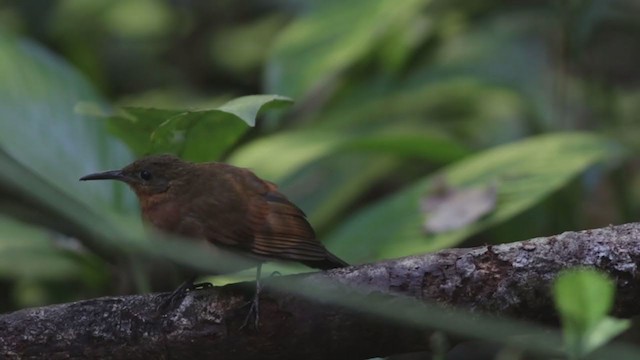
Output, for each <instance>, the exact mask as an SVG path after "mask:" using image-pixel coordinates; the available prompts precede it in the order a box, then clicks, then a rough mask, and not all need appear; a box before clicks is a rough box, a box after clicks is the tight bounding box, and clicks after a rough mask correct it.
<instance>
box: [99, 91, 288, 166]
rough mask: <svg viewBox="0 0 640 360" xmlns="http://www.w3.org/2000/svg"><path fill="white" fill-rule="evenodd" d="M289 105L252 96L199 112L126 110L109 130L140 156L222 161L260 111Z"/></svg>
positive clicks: (281, 99) (268, 97) (273, 98)
mask: <svg viewBox="0 0 640 360" xmlns="http://www.w3.org/2000/svg"><path fill="white" fill-rule="evenodd" d="M290 103H291V99H289V98H285V97H282V96H277V95H251V96H244V97H240V98H236V99H233V100H231V101H229V102H227V103H226V104H224V105H222V106H220V107H217V108H214V109H201V110H197V111H181V110H161V109H149V108H139V107H125V108H124V109H122V113H120V114H117V115H115V116H112V117H110V118H109V126H110V129H111V131H112V132H113V133H114V134H115V135H117V136H119V137H120V138H121V139H122V140H123V141H125V142H126V143H127V144H128V145H129V147H130V148H131V149H132V150H133V151H134V152H135V153H136V154H137V155H138V156H142V155H148V154H153V153H164V152H168V153H173V154H176V155H179V156H180V157H182V158H184V159H187V160H192V161H207V160H213V159H218V158H220V157H221V155H222V154H223V153H224V152H225V151H227V150H228V149H229V147H231V146H232V145H233V144H234V143H235V142H236V141H237V140H238V139H239V138H240V137H241V136H242V135H243V134H244V133H245V132H246V131H247V130H248V129H249V128H248V126H254V125H255V121H256V116H257V115H258V113H259V112H260V111H261V110H264V109H267V108H273V107H277V106H282V105H285V104H290ZM247 125H248V126H247Z"/></svg>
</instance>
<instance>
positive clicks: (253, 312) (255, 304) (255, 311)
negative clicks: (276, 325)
mask: <svg viewBox="0 0 640 360" xmlns="http://www.w3.org/2000/svg"><path fill="white" fill-rule="evenodd" d="M247 305H251V306H250V307H249V312H248V313H247V316H246V317H245V318H244V322H243V323H242V326H240V330H243V329H244V328H246V327H247V325H249V324H250V323H251V321H250V320H251V318H254V319H253V328H254V330H258V324H259V322H260V298H259V297H258V296H256V297H254V298H253V300H251V301H249V302H247V303H246V304H245V305H244V306H242V307H243V308H244V307H246V306H247Z"/></svg>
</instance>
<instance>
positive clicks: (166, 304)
mask: <svg viewBox="0 0 640 360" xmlns="http://www.w3.org/2000/svg"><path fill="white" fill-rule="evenodd" d="M195 280H196V277H195V276H192V277H190V278H189V279H187V280H186V281H185V282H183V283H182V284H180V286H178V288H177V289H175V290H173V292H172V293H171V294H170V295H169V297H167V298H166V299H164V301H162V303H160V305H159V306H158V310H165V309H167V308H172V307H173V306H174V305H175V302H176V300H178V299H179V298H181V297H183V296H184V295H185V294H186V293H187V291H193V290H196V289H206V288H210V287H213V285H211V283H208V282H203V283H198V284H194V283H193V282H194V281H195Z"/></svg>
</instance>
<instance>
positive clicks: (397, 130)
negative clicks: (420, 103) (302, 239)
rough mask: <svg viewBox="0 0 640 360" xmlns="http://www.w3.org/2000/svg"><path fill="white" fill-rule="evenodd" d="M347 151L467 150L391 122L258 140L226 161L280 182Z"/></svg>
mask: <svg viewBox="0 0 640 360" xmlns="http://www.w3.org/2000/svg"><path fill="white" fill-rule="evenodd" d="M347 151H348V152H371V153H381V154H387V155H398V156H411V157H417V158H424V159H428V160H432V161H436V162H445V163H446V162H450V161H453V160H457V159H460V158H462V157H463V156H465V155H466V154H467V153H468V150H466V149H465V148H464V147H463V146H462V145H460V144H459V143H458V142H456V141H455V140H453V139H451V138H450V137H447V136H445V135H443V134H441V133H439V132H438V131H436V130H435V129H429V128H425V127H417V126H400V127H396V126H392V125H391V126H385V127H380V128H378V129H373V130H372V131H368V132H366V133H348V132H344V131H338V130H330V129H325V128H323V129H314V128H310V129H305V130H296V131H289V132H282V133H278V134H276V135H272V136H268V137H263V138H260V139H257V140H255V141H253V142H251V143H249V144H247V145H245V146H243V147H242V148H240V149H238V150H237V151H235V152H234V153H233V154H232V155H231V156H230V157H229V162H231V163H233V164H235V165H238V166H244V167H248V168H251V169H253V170H255V171H256V172H257V173H258V174H260V175H261V176H263V177H265V178H267V179H269V180H272V181H275V182H280V181H282V180H284V179H286V178H288V177H290V176H291V175H292V174H294V173H296V172H297V171H298V170H300V168H301V167H303V166H305V165H308V164H310V163H313V162H315V161H317V160H318V159H321V158H323V157H326V156H330V155H335V154H336V153H343V152H347ZM273 159H277V160H278V161H273Z"/></svg>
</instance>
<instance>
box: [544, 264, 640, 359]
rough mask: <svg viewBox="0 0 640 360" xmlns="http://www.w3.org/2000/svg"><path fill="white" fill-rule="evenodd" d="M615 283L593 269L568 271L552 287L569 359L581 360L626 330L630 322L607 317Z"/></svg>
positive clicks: (611, 303) (611, 304) (610, 307)
mask: <svg viewBox="0 0 640 360" xmlns="http://www.w3.org/2000/svg"><path fill="white" fill-rule="evenodd" d="M614 292H615V284H614V283H613V282H612V281H611V280H610V279H608V278H607V277H606V276H605V275H603V274H601V273H598V272H596V271H594V270H588V269H581V270H571V271H567V272H565V273H563V274H561V275H560V276H559V277H558V278H557V279H556V281H555V284H554V295H555V301H556V307H557V308H558V312H559V313H560V317H561V318H562V323H563V330H564V337H565V347H566V351H567V353H568V354H569V358H570V359H581V358H584V357H585V356H586V355H587V354H589V353H590V352H592V351H593V350H595V349H597V348H598V347H600V346H602V344H604V343H606V342H607V341H609V340H610V339H611V338H613V337H615V336H617V335H619V334H620V333H622V332H623V331H625V330H626V329H628V328H629V326H630V325H631V321H630V320H621V319H616V318H613V317H609V316H607V314H608V313H609V311H611V309H612V307H613V300H614Z"/></svg>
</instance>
